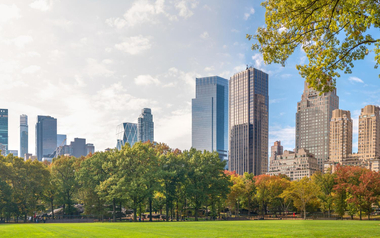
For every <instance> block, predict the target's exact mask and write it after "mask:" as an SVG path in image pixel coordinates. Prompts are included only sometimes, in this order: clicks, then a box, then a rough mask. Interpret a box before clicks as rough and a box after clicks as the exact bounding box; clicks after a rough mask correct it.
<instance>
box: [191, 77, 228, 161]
mask: <svg viewBox="0 0 380 238" xmlns="http://www.w3.org/2000/svg"><path fill="white" fill-rule="evenodd" d="M191 139H192V147H193V148H195V149H197V150H202V151H203V150H207V151H217V152H218V153H219V157H220V159H221V160H227V150H228V149H227V148H228V80H227V79H224V78H221V77H218V76H213V77H204V78H197V79H196V90H195V98H194V99H193V100H192V131H191Z"/></svg>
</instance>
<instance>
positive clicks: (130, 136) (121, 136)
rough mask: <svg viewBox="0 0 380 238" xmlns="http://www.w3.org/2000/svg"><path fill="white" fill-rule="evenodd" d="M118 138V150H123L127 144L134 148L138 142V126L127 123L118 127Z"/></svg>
mask: <svg viewBox="0 0 380 238" xmlns="http://www.w3.org/2000/svg"><path fill="white" fill-rule="evenodd" d="M116 137H117V145H116V148H117V149H118V150H120V149H121V147H122V146H123V145H125V143H127V142H128V144H129V145H130V146H131V147H132V146H133V145H134V144H135V143H136V142H137V124H136V123H129V122H125V123H122V124H120V125H118V126H117V127H116Z"/></svg>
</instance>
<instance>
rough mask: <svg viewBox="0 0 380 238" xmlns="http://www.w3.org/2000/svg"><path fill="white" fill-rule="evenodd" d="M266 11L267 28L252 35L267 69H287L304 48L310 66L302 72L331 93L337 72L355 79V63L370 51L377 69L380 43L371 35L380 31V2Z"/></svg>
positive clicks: (290, 0)
mask: <svg viewBox="0 0 380 238" xmlns="http://www.w3.org/2000/svg"><path fill="white" fill-rule="evenodd" d="M262 6H264V7H265V8H266V14H265V23H266V26H265V27H260V28H259V29H258V30H257V34H256V35H253V36H252V35H247V38H248V39H252V38H254V39H256V40H257V41H258V43H256V44H253V46H252V49H253V50H259V51H260V52H261V53H262V54H263V58H264V61H265V63H280V64H282V65H283V66H285V63H286V60H287V59H288V57H289V56H290V55H291V54H292V53H293V52H294V51H295V50H296V49H297V48H298V47H299V46H300V47H302V49H303V51H304V52H305V53H306V56H307V58H308V60H309V62H308V64H305V65H297V69H298V70H299V72H300V74H301V76H302V77H303V78H305V79H306V82H308V83H309V84H310V86H311V87H313V88H314V89H316V90H318V91H320V92H329V91H332V90H333V89H334V88H335V83H336V78H337V77H340V74H339V73H338V71H339V70H344V72H345V73H351V69H352V68H353V67H354V65H353V61H355V60H362V59H364V58H365V56H366V55H368V53H369V52H370V51H371V50H373V51H374V53H375V62H376V64H375V68H377V67H378V64H379V63H380V39H376V38H374V37H373V36H371V34H369V29H370V28H379V26H380V18H379V14H380V4H379V2H378V1H377V0H362V1H357V0H345V1H342V0H332V1H330V0H266V1H265V2H263V3H262ZM372 45H375V47H372ZM379 76H380V75H379Z"/></svg>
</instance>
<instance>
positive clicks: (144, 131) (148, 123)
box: [137, 108, 154, 142]
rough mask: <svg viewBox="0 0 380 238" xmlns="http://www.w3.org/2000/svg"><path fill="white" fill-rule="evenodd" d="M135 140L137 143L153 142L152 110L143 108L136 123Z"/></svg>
mask: <svg viewBox="0 0 380 238" xmlns="http://www.w3.org/2000/svg"><path fill="white" fill-rule="evenodd" d="M137 140H138V141H142V142H145V141H150V142H153V141H154V123H153V115H152V110H151V109H150V108H143V109H142V110H141V114H140V116H139V118H138V122H137Z"/></svg>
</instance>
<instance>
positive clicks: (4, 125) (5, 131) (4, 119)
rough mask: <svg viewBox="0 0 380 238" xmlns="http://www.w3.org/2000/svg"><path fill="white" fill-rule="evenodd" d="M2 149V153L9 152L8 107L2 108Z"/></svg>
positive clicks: (0, 132) (0, 136)
mask: <svg viewBox="0 0 380 238" xmlns="http://www.w3.org/2000/svg"><path fill="white" fill-rule="evenodd" d="M0 149H1V154H2V155H7V154H8V109H0Z"/></svg>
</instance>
